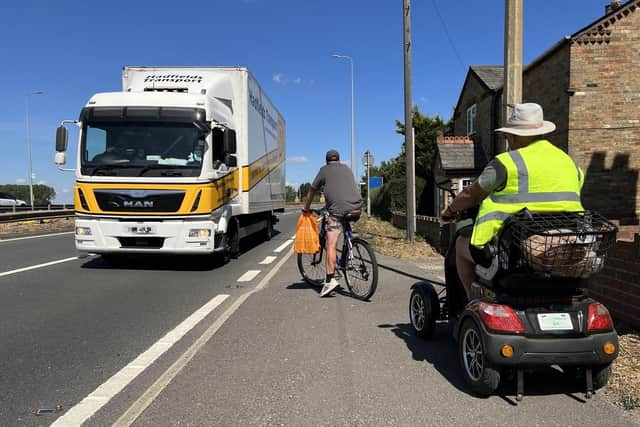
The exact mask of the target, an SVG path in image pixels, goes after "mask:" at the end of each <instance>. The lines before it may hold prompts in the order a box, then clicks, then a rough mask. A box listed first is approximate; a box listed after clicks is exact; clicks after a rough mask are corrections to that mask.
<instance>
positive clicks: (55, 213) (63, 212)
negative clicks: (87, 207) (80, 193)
mask: <svg viewBox="0 0 640 427" xmlns="http://www.w3.org/2000/svg"><path fill="white" fill-rule="evenodd" d="M74 215H75V211H74V210H73V209H51V210H39V211H32V210H29V211H26V212H8V213H3V212H0V224H4V223H9V222H20V221H38V220H42V219H53V218H68V217H72V216H74Z"/></svg>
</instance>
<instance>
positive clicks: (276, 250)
mask: <svg viewBox="0 0 640 427" xmlns="http://www.w3.org/2000/svg"><path fill="white" fill-rule="evenodd" d="M291 243H293V239H289V240H287V241H286V242H284V243H283V244H281V245H280V246H278V247H277V248H275V249H274V250H273V251H274V252H275V253H280V252H282V251H283V250H285V248H286V247H287V246H289V245H290V244H291Z"/></svg>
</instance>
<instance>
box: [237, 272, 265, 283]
mask: <svg viewBox="0 0 640 427" xmlns="http://www.w3.org/2000/svg"><path fill="white" fill-rule="evenodd" d="M258 274H260V270H249V271H247V272H246V273H244V274H243V275H242V276H240V277H239V278H238V282H250V281H252V280H253V279H254V277H256V276H257V275H258Z"/></svg>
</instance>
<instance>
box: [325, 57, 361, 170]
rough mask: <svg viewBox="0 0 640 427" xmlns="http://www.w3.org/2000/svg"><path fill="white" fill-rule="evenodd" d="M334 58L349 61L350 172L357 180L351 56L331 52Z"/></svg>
mask: <svg viewBox="0 0 640 427" xmlns="http://www.w3.org/2000/svg"><path fill="white" fill-rule="evenodd" d="M331 56H333V57H334V58H338V59H348V60H349V63H350V64H351V172H353V176H354V177H355V178H356V180H357V181H359V178H358V173H357V172H356V169H355V167H356V163H355V158H356V153H355V151H356V149H355V142H354V141H355V136H354V135H355V127H354V115H355V114H354V110H355V109H354V84H353V58H351V57H350V56H346V55H337V54H333V55H331Z"/></svg>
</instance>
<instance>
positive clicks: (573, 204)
mask: <svg viewBox="0 0 640 427" xmlns="http://www.w3.org/2000/svg"><path fill="white" fill-rule="evenodd" d="M496 159H498V161H500V163H502V165H503V166H504V167H505V169H506V170H507V182H506V185H505V187H504V189H502V190H501V191H496V192H494V193H491V194H490V195H489V196H487V198H485V199H484V200H483V201H482V204H481V205H480V210H479V212H478V216H477V217H476V221H475V225H474V227H473V234H472V235H471V244H472V245H474V246H476V247H479V248H482V247H483V246H484V245H485V244H486V243H487V242H489V241H490V240H491V239H492V238H493V237H494V236H496V235H497V234H498V232H499V231H500V229H501V228H502V224H503V223H504V221H505V220H506V219H507V218H508V217H509V216H511V215H512V214H514V213H516V212H518V211H519V210H521V209H523V208H527V209H529V210H530V211H531V212H582V211H584V208H583V207H582V203H580V190H581V189H582V184H583V183H584V173H583V172H582V170H580V168H579V167H578V165H577V164H575V162H574V161H573V159H571V157H569V156H568V155H567V154H566V153H565V152H564V151H562V150H561V149H559V148H558V147H556V146H554V145H553V144H551V143H550V142H549V141H546V140H539V141H535V142H532V143H531V144H529V145H528V146H526V147H523V148H520V149H518V150H514V151H508V152H506V153H501V154H498V155H497V156H496Z"/></svg>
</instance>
